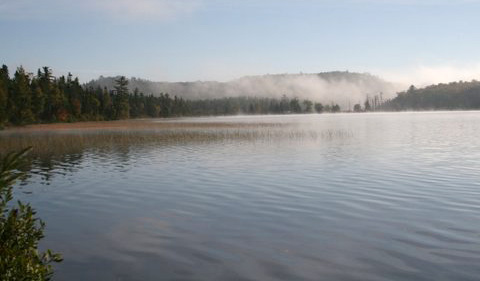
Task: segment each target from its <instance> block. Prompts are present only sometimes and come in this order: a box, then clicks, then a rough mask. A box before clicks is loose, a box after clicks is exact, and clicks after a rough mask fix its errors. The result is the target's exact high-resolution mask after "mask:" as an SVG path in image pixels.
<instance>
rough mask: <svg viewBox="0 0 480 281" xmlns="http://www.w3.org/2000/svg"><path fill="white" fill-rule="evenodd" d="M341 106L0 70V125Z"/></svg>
mask: <svg viewBox="0 0 480 281" xmlns="http://www.w3.org/2000/svg"><path fill="white" fill-rule="evenodd" d="M339 111H340V106H339V105H338V104H327V105H323V104H321V103H316V102H313V101H310V100H299V99H298V98H289V97H287V96H286V95H284V96H283V97H282V98H280V99H277V98H257V97H228V98H219V99H201V100H185V99H183V98H179V97H177V96H173V97H172V96H170V95H169V94H168V93H160V94H158V95H153V94H144V93H142V92H140V91H139V90H138V89H135V90H134V91H129V89H128V80H127V79H126V78H125V77H124V76H121V77H118V78H117V79H116V80H115V85H114V87H113V89H108V88H106V87H104V88H101V87H99V86H97V87H93V86H86V85H81V84H80V82H79V80H78V78H73V76H72V74H71V73H69V74H68V75H67V76H60V77H54V76H53V75H52V70H51V69H50V68H48V67H43V68H41V69H38V71H37V73H36V74H33V73H28V72H27V71H26V70H25V69H24V68H23V67H18V68H17V69H16V71H15V73H14V74H13V76H12V77H11V76H10V74H9V70H8V67H7V66H6V65H3V66H2V68H1V69H0V126H1V125H2V124H3V125H5V124H12V125H24V124H32V123H48V122H75V121H91V120H120V119H128V118H141V117H152V118H157V117H176V116H205V115H235V114H288V113H312V112H317V113H322V112H339Z"/></svg>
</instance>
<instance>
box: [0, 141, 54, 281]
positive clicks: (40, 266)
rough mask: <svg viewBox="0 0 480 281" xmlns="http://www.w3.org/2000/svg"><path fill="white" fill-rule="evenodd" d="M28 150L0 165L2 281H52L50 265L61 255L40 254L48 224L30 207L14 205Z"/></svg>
mask: <svg viewBox="0 0 480 281" xmlns="http://www.w3.org/2000/svg"><path fill="white" fill-rule="evenodd" d="M26 152H27V150H23V151H21V152H19V153H10V154H8V155H7V156H5V158H4V159H3V161H2V162H1V163H0V241H1V243H0V280H4V281H9V280H12V281H13V280H49V279H50V277H51V276H52V274H53V269H52V266H51V264H50V263H51V262H60V261H61V257H60V255H59V254H54V253H52V252H51V251H50V250H47V251H46V252H43V253H40V252H39V251H38V242H39V240H40V239H42V238H43V229H44V227H45V224H44V223H43V222H42V221H41V220H39V219H38V218H36V217H35V214H36V213H35V210H34V209H33V208H32V207H31V206H30V205H29V204H23V203H22V202H20V201H18V202H17V204H16V205H14V204H13V203H12V202H11V201H12V200H13V192H12V189H13V187H12V186H13V184H14V183H15V181H16V180H17V179H18V178H20V177H21V176H22V175H23V173H22V172H19V170H18V169H19V167H20V164H21V160H22V157H23V155H24V154H25V153H26Z"/></svg>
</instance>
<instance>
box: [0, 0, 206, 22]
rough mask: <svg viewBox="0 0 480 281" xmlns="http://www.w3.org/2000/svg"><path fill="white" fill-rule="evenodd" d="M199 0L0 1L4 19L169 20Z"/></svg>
mask: <svg viewBox="0 0 480 281" xmlns="http://www.w3.org/2000/svg"><path fill="white" fill-rule="evenodd" d="M200 6H201V0H83V1H73V0H44V1H38V0H6V1H5V2H2V3H0V18H1V19H4V20H25V19H35V20H39V19H40V20H42V19H50V18H72V17H73V18H75V17H81V18H84V17H86V16H88V17H91V16H94V15H97V16H100V17H104V16H107V17H108V18H110V19H113V20H158V21H164V20H171V19H175V18H178V17H181V16H185V15H188V14H191V13H192V12H194V11H195V10H197V9H198V8H199V7H200Z"/></svg>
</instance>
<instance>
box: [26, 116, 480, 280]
mask: <svg viewBox="0 0 480 281" xmlns="http://www.w3.org/2000/svg"><path fill="white" fill-rule="evenodd" d="M159 122H165V121H163V120H160V121H159ZM168 122H177V123H182V122H188V123H195V122H198V123H201V124H206V123H212V124H218V123H224V124H255V125H254V126H253V128H252V127H251V126H250V125H249V126H246V127H239V126H238V125H235V126H236V127H235V128H236V129H235V128H231V127H224V128H217V129H215V130H216V131H215V134H220V135H222V134H223V135H222V137H220V138H216V139H210V140H209V139H202V140H201V141H190V142H185V141H178V142H167V143H162V142H151V141H150V142H136V143H129V142H119V143H118V144H117V145H112V146H108V147H98V146H95V145H94V144H92V145H90V146H86V147H85V148H82V149H81V150H77V151H74V152H64V153H63V154H62V156H61V157H57V156H56V158H54V159H53V158H51V159H50V161H47V160H45V158H44V159H43V160H42V159H38V160H36V161H35V162H34V168H35V169H34V172H35V173H34V174H33V175H32V177H31V178H30V179H29V180H28V181H27V182H26V184H25V185H24V186H22V188H21V189H20V190H17V193H18V195H19V196H20V197H21V199H22V200H26V201H29V202H31V203H32V205H33V206H35V208H36V209H37V210H38V214H39V216H40V217H41V218H42V219H44V220H45V221H46V222H47V229H46V230H47V232H46V238H45V239H44V241H43V243H42V245H41V246H42V247H50V248H53V249H55V250H56V251H59V252H61V253H62V254H63V255H64V257H65V261H64V262H63V263H61V264H59V265H58V266H57V271H56V275H55V278H56V279H58V280H91V279H95V280H159V279H160V280H385V279H386V278H387V279H388V280H477V279H478V276H479V275H480V267H479V266H478V265H479V264H480V243H479V234H480V207H479V206H480V189H479V188H480V174H479V173H478V171H479V170H480V161H479V159H480V141H479V140H480V112H431V113H430V112H429V113H377V114H322V115H292V116H282V117H280V116H239V117H216V118H192V119H179V120H173V121H168ZM259 124H280V125H276V126H263V127H262V126H260V125H259ZM152 126H153V125H152ZM143 129H144V128H142V130H143ZM145 130H148V129H145ZM186 130H191V129H188V128H187V129H186ZM197 130H198V131H200V132H206V131H208V130H210V129H209V128H208V126H205V127H203V128H202V127H199V128H197ZM228 130H233V133H232V131H230V134H228V133H222V132H227V131H228ZM252 131H259V132H263V134H258V135H256V134H253V135H251V136H252V137H250V138H242V137H238V136H241V135H242V132H243V133H246V132H252ZM272 132H283V134H273V133H272ZM292 132H293V133H292ZM325 132H327V133H325ZM328 132H331V133H328ZM75 133H78V132H75ZM138 133H139V132H136V134H138ZM62 134H67V135H68V134H72V132H63V133H62ZM235 136H237V137H235ZM24 192H27V193H28V192H33V194H32V195H30V194H25V193H24Z"/></svg>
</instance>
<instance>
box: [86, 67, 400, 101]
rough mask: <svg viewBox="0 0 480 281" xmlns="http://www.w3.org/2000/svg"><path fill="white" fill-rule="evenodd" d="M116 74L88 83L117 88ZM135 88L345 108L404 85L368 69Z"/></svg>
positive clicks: (134, 81) (136, 82)
mask: <svg viewBox="0 0 480 281" xmlns="http://www.w3.org/2000/svg"><path fill="white" fill-rule="evenodd" d="M114 80H115V78H114V77H100V78H99V79H97V80H93V81H91V82H89V83H88V84H87V86H94V87H96V86H101V87H107V88H113V86H114ZM129 87H130V89H131V90H134V89H135V88H138V89H139V90H140V92H143V93H145V94H154V95H155V94H159V93H168V94H170V95H175V96H178V97H182V98H186V99H212V98H223V97H239V96H252V97H253V96H255V97H274V98H280V97H282V96H283V95H286V96H288V97H298V98H300V99H310V100H313V101H318V102H322V103H327V104H328V103H338V104H339V105H340V106H342V108H348V107H353V104H355V103H363V102H364V101H365V99H366V98H367V96H374V95H380V93H382V96H383V98H385V99H387V98H391V97H394V96H395V93H396V92H398V91H401V90H404V89H405V86H404V85H400V84H395V83H391V82H388V81H385V80H383V79H381V78H379V77H377V76H374V75H371V74H367V73H354V72H348V71H347V72H324V73H318V74H277V75H263V76H246V77H243V78H240V79H236V80H232V81H229V82H215V81H196V82H152V81H148V80H143V79H139V78H131V79H130V83H129Z"/></svg>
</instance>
